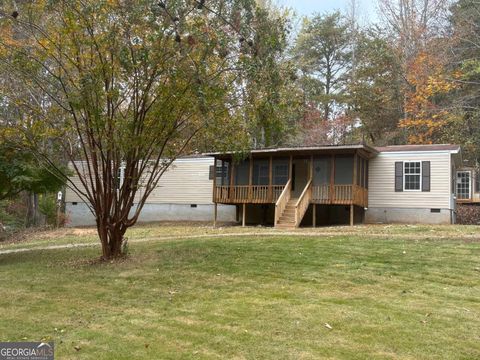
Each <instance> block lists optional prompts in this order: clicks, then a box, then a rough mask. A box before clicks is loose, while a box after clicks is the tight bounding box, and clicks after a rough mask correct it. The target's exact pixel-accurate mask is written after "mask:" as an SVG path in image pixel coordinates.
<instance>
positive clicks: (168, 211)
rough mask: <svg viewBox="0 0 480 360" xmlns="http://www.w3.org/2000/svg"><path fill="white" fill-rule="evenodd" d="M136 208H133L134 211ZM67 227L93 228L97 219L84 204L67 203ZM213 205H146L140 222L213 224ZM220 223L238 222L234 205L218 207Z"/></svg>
mask: <svg viewBox="0 0 480 360" xmlns="http://www.w3.org/2000/svg"><path fill="white" fill-rule="evenodd" d="M134 209H135V206H134V207H133V208H132V211H134ZM66 213H67V217H68V223H67V226H70V227H74V226H92V225H95V218H94V217H93V215H92V213H91V212H90V211H89V210H88V207H87V206H86V205H85V204H84V203H80V202H79V203H76V205H74V204H73V203H71V202H68V203H66ZM213 215H214V205H213V204H197V205H190V204H145V206H144V207H143V209H142V213H141V214H140V218H139V222H154V221H211V222H213ZM217 221H220V222H233V221H236V209H235V206H233V205H221V204H219V205H218V219H217Z"/></svg>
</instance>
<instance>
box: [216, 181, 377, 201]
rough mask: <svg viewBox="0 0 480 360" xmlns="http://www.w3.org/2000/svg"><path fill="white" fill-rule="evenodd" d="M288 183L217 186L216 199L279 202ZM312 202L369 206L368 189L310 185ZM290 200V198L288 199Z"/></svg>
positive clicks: (289, 183) (352, 186) (354, 186)
mask: <svg viewBox="0 0 480 360" xmlns="http://www.w3.org/2000/svg"><path fill="white" fill-rule="evenodd" d="M287 186H288V187H289V188H290V189H291V182H290V181H289V182H288V183H287V185H285V186H284V185H252V186H249V185H239V186H217V187H216V188H215V189H214V201H215V202H218V203H224V204H241V203H251V204H272V203H277V202H278V200H279V199H280V198H281V195H282V194H283V193H284V192H285V189H286V188H287ZM310 191H311V196H310V202H311V203H315V204H325V205H350V204H353V205H358V206H363V207H367V206H368V190H367V189H365V188H363V187H361V186H358V185H330V184H325V185H313V184H311V185H310ZM287 201H288V200H287Z"/></svg>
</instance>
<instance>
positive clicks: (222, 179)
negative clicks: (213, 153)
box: [216, 160, 230, 186]
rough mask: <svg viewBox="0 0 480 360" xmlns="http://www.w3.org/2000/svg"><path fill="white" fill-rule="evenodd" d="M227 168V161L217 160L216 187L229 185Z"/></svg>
mask: <svg viewBox="0 0 480 360" xmlns="http://www.w3.org/2000/svg"><path fill="white" fill-rule="evenodd" d="M229 167H230V164H229V163H228V162H227V161H223V160H217V170H216V177H217V180H216V184H217V186H227V185H230V176H229V174H230V171H229Z"/></svg>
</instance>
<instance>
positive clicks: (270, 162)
mask: <svg viewBox="0 0 480 360" xmlns="http://www.w3.org/2000/svg"><path fill="white" fill-rule="evenodd" d="M272 186H273V157H272V156H270V157H269V158H268V201H269V202H275V201H274V199H273V187H272Z"/></svg>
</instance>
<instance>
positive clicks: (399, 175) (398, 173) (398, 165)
mask: <svg viewBox="0 0 480 360" xmlns="http://www.w3.org/2000/svg"><path fill="white" fill-rule="evenodd" d="M395 191H403V162H402V161H396V162H395Z"/></svg>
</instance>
